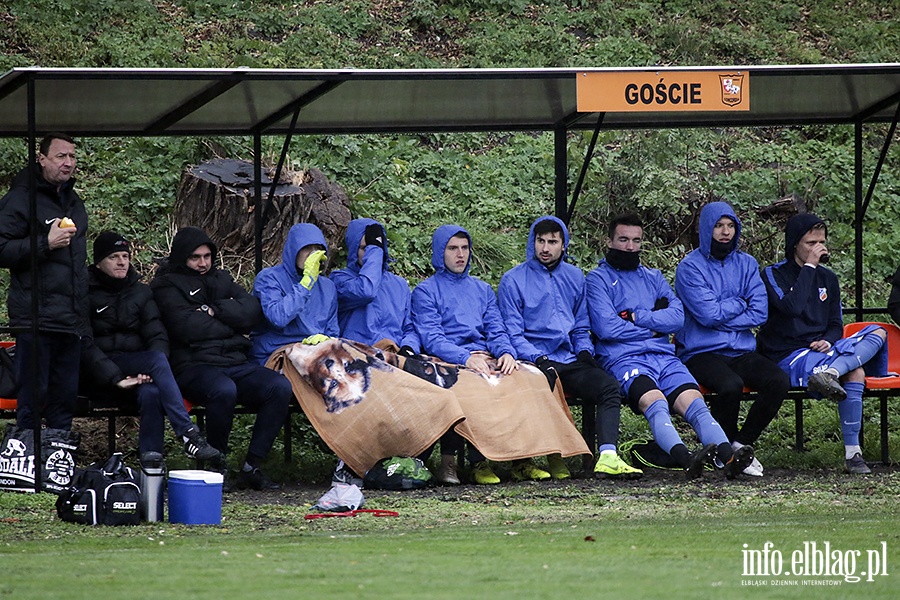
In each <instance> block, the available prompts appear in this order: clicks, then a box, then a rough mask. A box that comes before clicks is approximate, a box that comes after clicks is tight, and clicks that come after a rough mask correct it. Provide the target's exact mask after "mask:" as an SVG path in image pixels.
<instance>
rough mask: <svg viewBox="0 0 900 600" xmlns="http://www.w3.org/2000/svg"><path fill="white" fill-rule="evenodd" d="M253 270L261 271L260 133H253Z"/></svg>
mask: <svg viewBox="0 0 900 600" xmlns="http://www.w3.org/2000/svg"><path fill="white" fill-rule="evenodd" d="M253 201H254V204H253V206H254V207H255V208H254V210H253V224H254V232H253V260H254V262H253V268H254V269H255V272H256V273H259V272H260V271H262V259H263V256H262V232H263V224H264V223H263V210H262V133H261V132H260V131H259V130H257V131H255V132H254V133H253Z"/></svg>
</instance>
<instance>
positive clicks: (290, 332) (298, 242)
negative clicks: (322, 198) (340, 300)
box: [250, 223, 339, 364]
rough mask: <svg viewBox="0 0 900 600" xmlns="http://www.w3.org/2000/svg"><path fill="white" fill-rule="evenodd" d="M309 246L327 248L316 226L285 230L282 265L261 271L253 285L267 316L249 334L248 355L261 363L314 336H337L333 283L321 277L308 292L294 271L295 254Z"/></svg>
mask: <svg viewBox="0 0 900 600" xmlns="http://www.w3.org/2000/svg"><path fill="white" fill-rule="evenodd" d="M310 244H320V245H322V246H324V247H325V249H326V251H327V249H328V243H327V242H326V241H325V236H324V235H322V232H321V231H319V228H318V227H316V226H315V225H313V224H312V223H298V224H297V225H294V226H293V227H291V229H290V231H288V236H287V241H286V242H285V244H284V250H282V253H281V262H280V263H279V264H277V265H275V266H273V267H268V268H266V269H263V270H262V271H260V272H259V274H258V275H257V276H256V281H254V282H253V295H254V296H256V297H257V298H259V302H260V304H261V305H262V310H263V314H264V315H265V317H266V318H265V319H264V321H263V322H262V323H260V325H259V326H257V328H256V329H254V330H253V332H252V333H251V334H250V339H251V340H252V342H253V348H252V350H251V354H252V356H253V358H254V359H255V360H256V361H257V362H259V363H260V364H265V362H266V360H268V358H269V355H270V354H272V352H274V351H275V350H277V349H278V348H280V347H281V346H284V345H285V344H292V343H295V342H299V341H301V340H303V339H304V338H306V337H308V336H310V335H313V334H315V333H324V334H325V335H329V336H332V337H336V336H337V335H339V330H338V322H337V294H336V293H335V290H334V283H332V282H331V280H330V279H328V278H327V277H325V276H324V275H320V276H319V278H318V279H317V280H316V282H315V283H314V284H313V287H312V289H311V290H308V289H306V288H305V287H303V286H302V285H300V279H301V277H302V271H299V272H298V270H297V266H296V262H297V254H298V253H299V252H300V250H302V249H303V247H305V246H309V245H310Z"/></svg>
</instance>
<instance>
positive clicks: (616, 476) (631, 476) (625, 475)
mask: <svg viewBox="0 0 900 600" xmlns="http://www.w3.org/2000/svg"><path fill="white" fill-rule="evenodd" d="M643 476H644V474H643V473H604V472H602V471H594V479H640V478H641V477H643Z"/></svg>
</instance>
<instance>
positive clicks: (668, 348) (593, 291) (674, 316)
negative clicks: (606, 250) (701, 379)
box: [585, 258, 684, 372]
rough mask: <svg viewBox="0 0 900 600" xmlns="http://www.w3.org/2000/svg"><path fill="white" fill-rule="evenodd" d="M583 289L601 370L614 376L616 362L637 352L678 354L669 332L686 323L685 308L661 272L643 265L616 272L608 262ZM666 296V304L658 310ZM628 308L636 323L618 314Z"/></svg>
mask: <svg viewBox="0 0 900 600" xmlns="http://www.w3.org/2000/svg"><path fill="white" fill-rule="evenodd" d="M585 285H586V295H587V301H588V313H589V314H590V317H591V331H592V332H593V334H594V336H595V337H596V343H595V344H594V353H595V354H596V355H597V356H599V357H600V359H601V363H602V365H603V368H605V369H606V370H607V371H610V372H612V371H613V369H612V367H613V365H614V364H615V363H616V361H618V360H619V359H622V358H627V357H629V356H634V355H636V354H654V353H655V354H668V355H671V356H672V357H674V356H675V347H674V346H673V345H672V344H671V343H670V342H669V334H671V333H675V332H676V331H678V330H679V329H681V327H682V326H683V325H684V309H683V307H682V305H681V300H679V299H678V297H677V296H676V295H675V292H674V291H672V287H671V286H670V285H669V283H668V282H667V281H666V278H665V277H664V276H663V274H662V273H661V272H660V271H658V270H657V269H649V268H647V267H645V266H643V265H639V266H638V268H637V269H634V270H618V269H615V268H614V267H613V266H612V265H610V264H609V262H607V260H606V259H605V258H604V259H601V260H600V264H599V265H598V266H597V268H596V269H594V270H593V271H591V272H590V273H588V275H587V277H586V284H585ZM663 298H665V302H667V303H668V306H667V307H666V308H660V309H657V310H654V309H653V307H654V306H656V305H657V302H660V301H661V300H662V299H663ZM624 310H631V311H632V312H633V313H634V322H632V321H630V320H626V319H623V318H622V317H620V316H619V313H620V312H622V311H624Z"/></svg>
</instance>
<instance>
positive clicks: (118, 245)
mask: <svg viewBox="0 0 900 600" xmlns="http://www.w3.org/2000/svg"><path fill="white" fill-rule="evenodd" d="M113 252H131V246H130V244H129V243H128V240H126V239H125V238H124V237H122V236H121V235H120V234H118V233H116V232H115V231H104V232H103V233H101V234H100V235H98V236H97V239H96V240H94V264H95V265H96V264H97V263H99V262H100V261H101V260H103V259H104V258H106V257H107V256H109V255H110V254H112V253H113Z"/></svg>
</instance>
